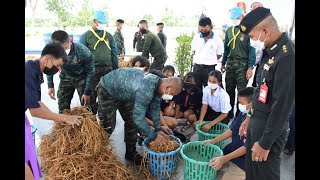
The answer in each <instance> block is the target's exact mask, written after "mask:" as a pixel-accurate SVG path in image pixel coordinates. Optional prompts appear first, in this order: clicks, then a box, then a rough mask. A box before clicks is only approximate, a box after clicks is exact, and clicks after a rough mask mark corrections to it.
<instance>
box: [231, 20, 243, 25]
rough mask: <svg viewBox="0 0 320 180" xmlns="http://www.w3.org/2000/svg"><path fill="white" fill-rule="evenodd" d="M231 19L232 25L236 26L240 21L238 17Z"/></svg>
mask: <svg viewBox="0 0 320 180" xmlns="http://www.w3.org/2000/svg"><path fill="white" fill-rule="evenodd" d="M231 21H232V24H233V25H234V26H238V25H239V24H240V22H241V21H240V20H239V19H231Z"/></svg>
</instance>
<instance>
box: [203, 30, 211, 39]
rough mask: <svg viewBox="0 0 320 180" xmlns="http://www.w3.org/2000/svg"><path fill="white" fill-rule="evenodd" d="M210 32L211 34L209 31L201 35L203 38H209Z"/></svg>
mask: <svg viewBox="0 0 320 180" xmlns="http://www.w3.org/2000/svg"><path fill="white" fill-rule="evenodd" d="M210 32H211V30H209V31H207V32H205V33H203V32H201V34H202V36H203V37H207V36H209V34H210Z"/></svg>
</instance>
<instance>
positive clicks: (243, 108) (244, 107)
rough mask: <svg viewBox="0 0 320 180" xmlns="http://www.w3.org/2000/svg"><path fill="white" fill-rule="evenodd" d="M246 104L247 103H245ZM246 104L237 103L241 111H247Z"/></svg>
mask: <svg viewBox="0 0 320 180" xmlns="http://www.w3.org/2000/svg"><path fill="white" fill-rule="evenodd" d="M247 105H248V104H247ZM247 105H242V104H240V103H239V106H238V107H239V111H241V112H243V113H248V112H249V110H248V109H247Z"/></svg>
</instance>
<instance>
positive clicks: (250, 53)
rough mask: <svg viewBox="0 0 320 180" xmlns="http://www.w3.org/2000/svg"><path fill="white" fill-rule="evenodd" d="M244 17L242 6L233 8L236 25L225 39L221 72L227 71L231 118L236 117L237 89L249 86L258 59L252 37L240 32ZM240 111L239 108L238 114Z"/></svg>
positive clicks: (230, 28) (226, 80) (232, 15)
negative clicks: (251, 43)
mask: <svg viewBox="0 0 320 180" xmlns="http://www.w3.org/2000/svg"><path fill="white" fill-rule="evenodd" d="M243 17H244V15H243V10H242V8H240V7H235V8H233V9H232V10H231V17H230V18H231V20H232V21H233V24H234V25H233V26H231V27H229V28H228V29H227V31H226V36H225V41H224V54H223V58H222V66H221V72H222V73H223V72H224V71H226V77H225V82H226V91H227V93H228V94H229V96H230V105H231V110H230V112H229V115H228V117H229V118H233V117H234V110H233V108H234V104H235V100H236V99H235V89H236V88H237V89H238V90H239V89H242V88H245V87H247V84H248V80H249V79H250V78H251V77H252V70H253V68H254V64H255V61H256V52H255V49H254V48H253V47H251V46H250V38H249V37H248V36H247V35H245V34H243V33H241V32H240V27H239V23H240V21H241V19H242V18H243ZM238 103H239V102H237V107H238ZM239 112H240V111H239V109H238V108H237V112H236V116H237V115H238V114H239Z"/></svg>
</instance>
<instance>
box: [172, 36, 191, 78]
mask: <svg viewBox="0 0 320 180" xmlns="http://www.w3.org/2000/svg"><path fill="white" fill-rule="evenodd" d="M192 38H193V34H192V35H191V36H189V35H188V34H186V33H182V34H181V35H180V36H178V37H176V41H177V43H178V47H177V48H176V59H175V61H174V65H175V66H176V67H177V68H178V72H179V75H180V76H181V77H183V76H184V74H185V73H186V72H188V71H190V70H191V64H192V61H191V41H192Z"/></svg>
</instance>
